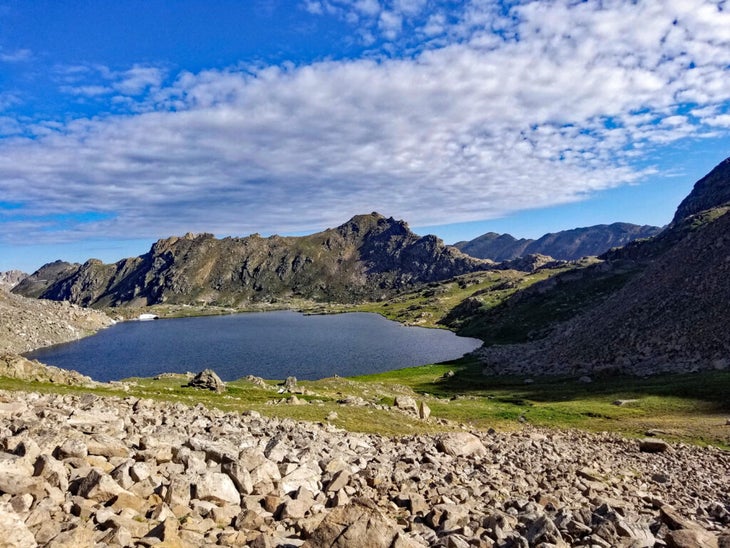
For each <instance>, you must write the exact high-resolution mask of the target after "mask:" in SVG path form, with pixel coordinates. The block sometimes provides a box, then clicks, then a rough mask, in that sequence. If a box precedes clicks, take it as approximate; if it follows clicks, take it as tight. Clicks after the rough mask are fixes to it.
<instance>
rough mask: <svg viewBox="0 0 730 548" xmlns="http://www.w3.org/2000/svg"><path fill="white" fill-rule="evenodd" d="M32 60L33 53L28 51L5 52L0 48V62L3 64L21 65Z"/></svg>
mask: <svg viewBox="0 0 730 548" xmlns="http://www.w3.org/2000/svg"><path fill="white" fill-rule="evenodd" d="M32 58H33V52H32V51H31V50H29V49H24V48H23V49H16V50H13V51H5V50H3V49H2V48H0V61H3V62H5V63H21V62H25V61H30V60H31V59H32Z"/></svg>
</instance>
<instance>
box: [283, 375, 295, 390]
mask: <svg viewBox="0 0 730 548" xmlns="http://www.w3.org/2000/svg"><path fill="white" fill-rule="evenodd" d="M297 391H298V388H297V378H296V377H287V378H286V380H285V381H284V392H297Z"/></svg>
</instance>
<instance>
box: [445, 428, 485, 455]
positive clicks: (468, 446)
mask: <svg viewBox="0 0 730 548" xmlns="http://www.w3.org/2000/svg"><path fill="white" fill-rule="evenodd" d="M437 447H438V449H439V451H442V452H443V453H446V454H447V455H451V456H452V457H472V456H483V455H486V454H487V448H486V447H484V444H483V443H482V442H481V440H480V439H479V438H477V437H476V436H475V435H474V434H469V433H468V432H450V433H448V434H443V435H442V436H441V437H440V438H439V440H438V444H437Z"/></svg>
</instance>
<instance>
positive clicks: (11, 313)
mask: <svg viewBox="0 0 730 548" xmlns="http://www.w3.org/2000/svg"><path fill="white" fill-rule="evenodd" d="M113 323H114V320H112V319H111V318H110V317H109V316H107V315H106V314H104V313H102V312H99V311H98V310H90V309H86V308H81V307H80V306H77V305H74V304H70V303H67V302H53V301H46V300H39V299H27V298H24V297H21V296H19V295H13V294H10V293H7V292H5V291H0V354H2V353H16V354H20V353H23V352H29V351H31V350H34V349H36V348H41V347H43V346H50V345H52V344H59V343H63V342H69V341H73V340H76V339H80V338H81V337H84V336H86V335H90V334H91V333H94V332H95V331H98V330H99V329H102V328H104V327H108V326H110V325H112V324H113Z"/></svg>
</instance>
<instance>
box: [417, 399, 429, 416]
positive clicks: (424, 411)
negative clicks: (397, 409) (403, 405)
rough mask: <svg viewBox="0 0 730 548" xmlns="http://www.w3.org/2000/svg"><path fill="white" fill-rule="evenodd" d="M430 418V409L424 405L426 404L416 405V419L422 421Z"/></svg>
mask: <svg viewBox="0 0 730 548" xmlns="http://www.w3.org/2000/svg"><path fill="white" fill-rule="evenodd" d="M430 416H431V408H430V407H429V406H428V405H426V402H424V401H422V402H420V403H419V404H418V418H419V419H422V420H426V419H428V417H430Z"/></svg>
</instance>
